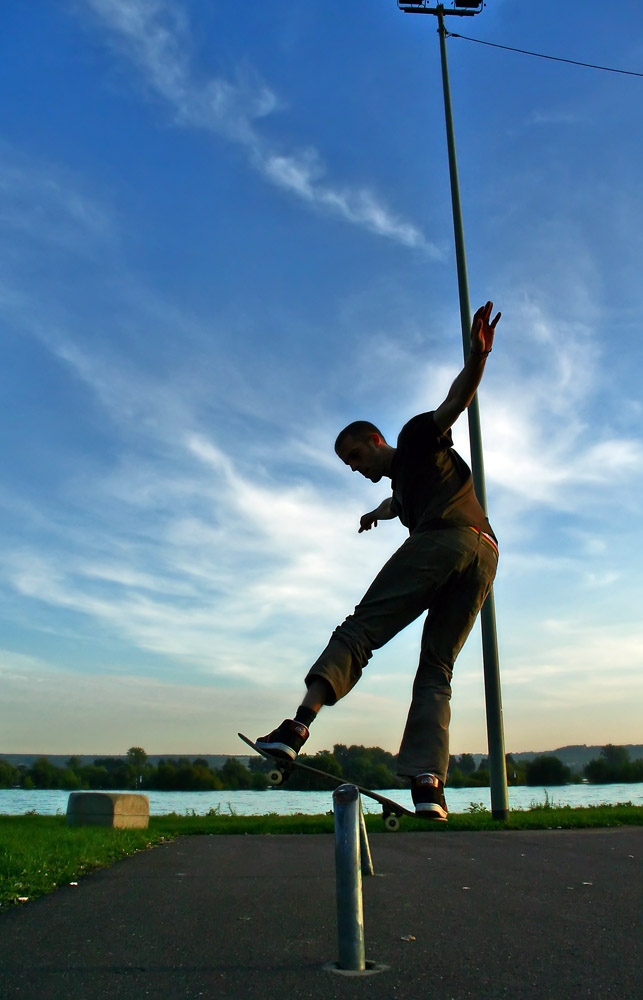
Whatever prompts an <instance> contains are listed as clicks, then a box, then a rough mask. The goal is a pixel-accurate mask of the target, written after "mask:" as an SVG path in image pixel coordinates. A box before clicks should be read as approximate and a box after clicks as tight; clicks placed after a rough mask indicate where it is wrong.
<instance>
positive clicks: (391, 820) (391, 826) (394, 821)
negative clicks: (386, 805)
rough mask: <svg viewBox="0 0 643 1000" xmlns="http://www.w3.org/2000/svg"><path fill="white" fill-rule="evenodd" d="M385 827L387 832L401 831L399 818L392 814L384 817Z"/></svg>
mask: <svg viewBox="0 0 643 1000" xmlns="http://www.w3.org/2000/svg"><path fill="white" fill-rule="evenodd" d="M384 826H385V827H386V829H387V830H390V831H391V832H394V831H395V830H399V829H400V821H399V819H398V817H397V816H394V815H393V814H392V813H390V814H389V815H388V816H385V817H384Z"/></svg>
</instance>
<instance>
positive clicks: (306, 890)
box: [0, 827, 643, 1000]
mask: <svg viewBox="0 0 643 1000" xmlns="http://www.w3.org/2000/svg"><path fill="white" fill-rule="evenodd" d="M370 845H371V852H372V855H373V863H374V867H375V872H376V874H375V876H374V877H367V878H364V884H363V898H364V925H365V939H366V956H367V959H369V960H370V961H371V962H373V963H375V968H378V967H381V966H386V967H387V968H386V969H384V970H383V971H376V972H372V973H371V974H368V975H357V976H345V975H342V974H341V973H338V972H334V971H329V970H328V969H327V968H325V966H326V965H327V964H330V965H331V966H332V964H333V963H336V961H337V958H338V942H337V923H336V892H335V861H334V838H333V836H332V835H288V836H274V837H273V836H229V837H226V836H198V837H182V838H180V839H179V840H177V841H174V842H172V843H170V844H165V845H162V846H160V847H157V848H154V849H152V850H149V851H145V852H142V853H140V854H137V855H135V856H133V857H130V858H126V859H124V860H123V861H121V862H119V863H118V864H116V865H114V866H113V867H111V868H109V869H105V870H103V871H99V872H95V873H94V874H92V875H89V876H87V877H86V878H83V879H81V880H80V882H79V884H78V885H77V886H64V887H61V888H60V889H58V890H57V891H56V892H55V893H53V894H51V895H50V896H46V897H43V898H41V899H39V900H35V901H34V902H32V903H26V904H24V905H23V906H21V907H19V908H13V909H11V910H9V911H7V912H4V913H3V914H2V915H1V916H0V997H1V998H2V1000H17V998H21V1000H135V998H136V1000H140V998H142V997H152V998H158V1000H161V998H162V1000H179V998H180V1000H186V998H190V1000H191V998H199V997H204V998H216V1000H246V998H251V997H252V998H259V997H261V998H274V997H279V998H288V1000H300V998H301V1000H304V998H314V1000H333V998H349V997H350V998H358V1000H359V998H362V997H368V998H372V1000H394V998H403V1000H470V998H475V1000H497V998H498V1000H499V998H502V1000H532V998H533V1000H536V998H538V1000H543V998H552V1000H580V998H585V997H595V998H598V997H600V998H603V1000H604V998H606V997H608V998H609V997H614V998H617V997H618V998H619V1000H643V968H642V962H641V957H642V956H641V950H642V949H641V941H642V940H643V928H642V917H643V872H642V865H641V860H642V858H643V829H641V828H637V827H626V828H619V829H611V830H591V831H589V830H583V831H563V830H561V831H559V830H552V831H538V832H510V831H502V832H497V833H471V834H469V833H456V832H448V831H445V832H430V831H429V832H426V833H425V832H421V833H378V834H371V836H370Z"/></svg>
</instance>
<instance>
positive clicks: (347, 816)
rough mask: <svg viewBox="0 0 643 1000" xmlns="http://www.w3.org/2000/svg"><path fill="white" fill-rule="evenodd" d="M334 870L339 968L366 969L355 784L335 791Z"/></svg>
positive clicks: (358, 809) (357, 798) (340, 787)
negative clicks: (335, 878)
mask: <svg viewBox="0 0 643 1000" xmlns="http://www.w3.org/2000/svg"><path fill="white" fill-rule="evenodd" d="M333 811H334V814H335V871H336V877H337V940H338V946H339V962H338V966H339V968H340V969H350V970H352V971H363V970H364V969H366V958H365V952H364V911H363V906H362V871H361V861H360V822H359V813H360V801H359V792H358V790H357V788H356V787H355V785H340V786H339V788H336V789H335V791H334V792H333Z"/></svg>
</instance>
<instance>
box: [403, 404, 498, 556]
mask: <svg viewBox="0 0 643 1000" xmlns="http://www.w3.org/2000/svg"><path fill="white" fill-rule="evenodd" d="M391 485H392V487H393V500H392V508H393V511H394V513H395V514H397V516H398V517H399V519H400V521H401V522H402V524H403V525H404V526H405V527H406V528H408V529H409V533H410V534H413V533H414V532H416V531H429V530H431V529H432V528H448V527H455V526H461V527H466V526H468V525H470V526H471V527H474V528H478V529H479V530H480V531H486V532H488V533H489V534H491V535H492V536H493V537H494V538H495V535H494V534H493V531H492V530H491V525H490V524H489V522H488V520H487V518H486V517H485V514H484V511H483V510H482V507H481V506H480V503H479V502H478V498H477V497H476V495H475V493H474V490H473V479H472V478H471V470H470V469H469V466H468V465H467V463H466V462H465V461H464V459H463V458H462V457H461V456H460V455H459V454H458V453H457V451H456V450H455V449H454V447H453V438H452V436H451V431H450V430H448V431H446V432H445V433H444V434H441V433H440V431H439V429H438V427H437V424H436V423H435V420H434V419H433V411H431V412H430V413H420V414H418V416H417V417H413V418H412V419H411V420H409V422H408V424H405V425H404V427H403V428H402V430H401V431H400V435H399V437H398V439H397V447H396V451H395V457H394V458H393V467H392V482H391Z"/></svg>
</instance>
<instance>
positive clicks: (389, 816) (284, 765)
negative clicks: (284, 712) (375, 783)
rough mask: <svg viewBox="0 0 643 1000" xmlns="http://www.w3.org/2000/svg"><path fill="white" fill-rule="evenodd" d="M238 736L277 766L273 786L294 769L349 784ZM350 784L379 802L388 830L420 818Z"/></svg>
mask: <svg viewBox="0 0 643 1000" xmlns="http://www.w3.org/2000/svg"><path fill="white" fill-rule="evenodd" d="M237 736H238V737H239V739H241V740H243V742H244V743H247V744H248V746H249V747H252V749H253V750H254V751H255V752H256V753H258V754H261V756H262V757H265V758H266V760H270V761H272V762H273V763H274V764H275V767H274V768H273V770H272V771H271V772H270V773H269V775H268V780H269V781H270V784H271V785H280V784H281V783H282V782H283V781H284V780H285V779H286V778H287V777H288V775H289V774H290V772H291V770H292V768H293V767H299V768H301V769H302V771H310V772H311V773H312V774H317V775H319V776H320V777H322V778H326V780H327V781H332V782H333V783H334V784H335V785H337V786H339V785H345V784H347V781H346V778H339V777H338V776H337V775H336V774H329V773H328V772H327V771H322V770H321V768H318V767H311V765H310V764H304V763H302V762H301V761H299V760H297V759H296V758H295V760H284V758H283V757H275V756H273V754H271V753H268V751H267V750H263V749H261V747H258V746H257V744H256V743H253V741H252V740H249V739H248V737H247V736H244V735H243V733H237ZM348 783H349V784H352V785H355V787H356V788H357V790H358V791H359V793H360V794H361V795H366V796H367V798H369V799H373V801H374V802H378V803H379V804H380V805H381V807H382V819H383V820H384V826H385V827H386V829H387V830H397V829H399V826H400V816H412V817H413V819H417V818H418V817H417V814H416V813H414V812H411V810H410V809H407V808H406V806H402V805H400V803H399V802H394V801H393V799H389V798H387V797H386V795H380V794H379V792H374V791H372V789H370V788H362V786H361V785H357V784H355V782H354V781H351V782H348Z"/></svg>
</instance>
